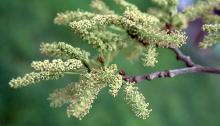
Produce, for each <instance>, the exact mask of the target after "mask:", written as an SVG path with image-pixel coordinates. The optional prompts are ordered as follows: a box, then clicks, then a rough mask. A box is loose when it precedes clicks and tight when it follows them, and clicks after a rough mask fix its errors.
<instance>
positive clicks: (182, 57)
mask: <svg viewBox="0 0 220 126" xmlns="http://www.w3.org/2000/svg"><path fill="white" fill-rule="evenodd" d="M170 49H171V50H172V51H173V52H174V53H175V54H176V59H177V60H181V61H183V62H185V64H186V66H187V67H193V66H195V63H194V62H193V61H192V59H191V58H190V56H186V55H184V54H183V53H182V51H181V50H180V49H178V48H170Z"/></svg>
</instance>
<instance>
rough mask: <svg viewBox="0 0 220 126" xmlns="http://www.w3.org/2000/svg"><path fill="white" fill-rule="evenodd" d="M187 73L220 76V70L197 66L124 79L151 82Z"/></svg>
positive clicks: (124, 76)
mask: <svg viewBox="0 0 220 126" xmlns="http://www.w3.org/2000/svg"><path fill="white" fill-rule="evenodd" d="M187 73H210V74H220V69H219V68H213V67H205V66H200V65H195V66H193V67H185V68H178V69H173V70H165V71H159V72H154V73H150V74H146V75H138V76H127V75H122V77H123V79H124V80H125V81H129V82H135V83H138V82H141V81H144V80H149V81H150V80H154V79H157V78H172V77H175V76H178V75H182V74H187Z"/></svg>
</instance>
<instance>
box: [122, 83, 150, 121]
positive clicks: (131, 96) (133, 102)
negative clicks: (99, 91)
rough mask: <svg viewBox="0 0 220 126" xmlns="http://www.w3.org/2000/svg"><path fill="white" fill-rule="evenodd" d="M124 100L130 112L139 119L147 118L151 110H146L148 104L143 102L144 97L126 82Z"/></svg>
mask: <svg viewBox="0 0 220 126" xmlns="http://www.w3.org/2000/svg"><path fill="white" fill-rule="evenodd" d="M125 100H126V101H127V103H128V104H129V105H130V106H131V108H132V111H133V112H134V113H135V115H136V116H137V117H139V118H142V119H146V118H148V117H149V115H150V112H151V111H152V110H151V109H148V106H149V103H146V102H145V97H144V96H143V94H141V93H140V92H139V91H138V88H137V87H136V86H135V85H134V83H129V82H126V84H125Z"/></svg>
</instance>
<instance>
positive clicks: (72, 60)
mask: <svg viewBox="0 0 220 126" xmlns="http://www.w3.org/2000/svg"><path fill="white" fill-rule="evenodd" d="M114 1H115V2H116V4H117V5H118V6H120V7H121V9H122V11H123V13H122V14H121V15H119V14H116V13H115V12H114V11H113V10H110V9H109V8H108V6H107V5H106V4H105V3H104V2H103V1H102V0H92V2H91V7H92V8H93V10H94V12H85V11H82V10H77V11H66V12H64V13H58V15H57V17H56V18H55V19H54V22H55V24H58V25H65V26H67V27H70V28H71V29H72V30H73V31H74V32H75V33H76V34H77V35H78V36H80V37H81V38H82V39H84V40H86V42H88V44H91V45H92V46H93V47H94V48H95V49H97V51H98V52H99V54H98V55H97V57H96V58H91V57H90V53H89V52H87V51H85V50H83V49H80V48H77V47H73V46H71V45H69V44H66V43H64V42H53V43H42V44H41V46H40V51H41V53H43V54H45V55H47V56H52V57H55V58H56V59H54V60H52V61H49V60H44V61H34V62H32V64H31V67H33V69H34V71H33V72H31V73H28V74H26V75H24V76H23V77H18V78H15V79H12V80H11V81H10V82H9V84H10V86H11V87H13V88H20V87H23V86H27V85H30V84H35V83H37V82H39V81H42V80H54V79H59V78H62V77H64V75H66V74H71V75H73V76H74V75H75V74H78V75H80V79H79V81H78V82H72V83H71V84H68V85H67V86H65V87H64V88H60V89H56V90H55V91H54V92H53V93H51V94H50V96H49V98H48V99H49V100H50V102H51V103H50V106H52V107H61V106H62V105H64V104H67V105H68V107H67V115H68V116H69V117H71V116H74V117H76V118H78V119H82V118H83V117H84V116H85V115H87V114H88V113H89V110H90V108H91V107H92V103H93V102H94V100H95V99H96V97H97V95H98V93H99V92H100V91H101V90H102V89H103V88H105V87H109V93H110V94H111V95H112V96H114V97H115V96H117V94H118V93H119V91H120V89H121V88H123V91H124V92H125V100H126V101H127V103H128V104H129V105H131V107H132V110H133V112H134V113H135V115H136V116H138V117H140V118H143V119H146V118H147V117H149V114H150V112H151V111H152V110H151V109H148V105H149V103H146V102H145V97H144V96H143V95H142V94H141V93H140V92H139V91H138V87H137V86H136V85H135V84H134V82H129V81H126V80H123V77H122V75H120V74H119V70H118V68H117V65H116V64H111V61H112V60H113V59H114V57H115V56H117V54H118V53H120V52H121V51H122V50H126V49H129V52H130V53H128V54H127V55H128V57H129V58H130V59H134V58H137V57H139V56H141V59H142V60H143V64H144V66H147V67H153V66H155V64H156V63H157V62H158V61H157V55H158V53H157V48H180V47H181V46H182V45H183V44H185V42H186V38H187V37H186V36H185V33H184V32H183V31H181V30H182V29H184V28H186V27H187V22H188V21H193V20H195V19H196V18H204V21H205V22H206V25H204V27H203V28H204V30H205V31H207V32H208V33H209V35H208V36H206V38H205V39H204V42H201V44H200V46H201V47H203V48H206V47H208V46H211V45H213V44H214V43H216V42H217V40H219V37H218V36H217V34H218V33H219V29H220V25H219V24H217V23H218V22H219V21H220V20H219V17H218V16H217V15H215V13H214V11H213V10H215V9H216V10H217V9H218V2H219V0H209V1H199V2H198V3H197V4H195V5H193V6H191V7H188V8H186V9H185V10H184V11H182V12H178V11H177V6H178V0H152V1H153V2H154V3H155V4H156V6H155V8H150V9H149V10H148V11H147V12H141V11H140V10H139V9H138V8H137V7H136V6H135V5H134V4H131V3H129V2H127V1H125V0H114ZM158 7H159V8H160V9H158ZM213 22H214V23H216V24H215V25H212V24H210V23H213ZM167 26H170V28H167ZM171 26H172V28H171ZM125 52H126V51H125ZM97 59H98V60H97Z"/></svg>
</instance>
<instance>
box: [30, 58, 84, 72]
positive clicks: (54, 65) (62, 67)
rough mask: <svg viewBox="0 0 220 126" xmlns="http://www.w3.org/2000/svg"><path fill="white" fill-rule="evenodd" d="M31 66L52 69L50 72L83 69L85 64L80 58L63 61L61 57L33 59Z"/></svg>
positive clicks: (39, 68) (37, 68)
mask: <svg viewBox="0 0 220 126" xmlns="http://www.w3.org/2000/svg"><path fill="white" fill-rule="evenodd" d="M31 66H32V67H33V68H34V69H35V70H37V71H50V72H70V71H76V70H80V69H83V64H82V62H81V61H80V60H76V59H68V60H67V61H65V62H63V61H62V60H61V59H55V60H52V62H49V60H44V61H33V62H32V63H31Z"/></svg>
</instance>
